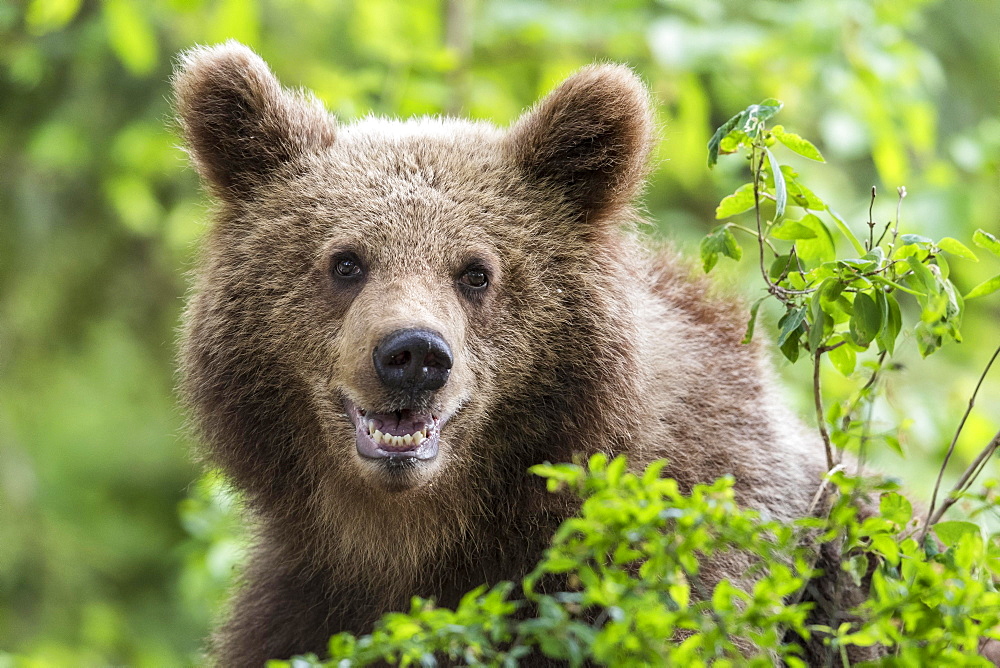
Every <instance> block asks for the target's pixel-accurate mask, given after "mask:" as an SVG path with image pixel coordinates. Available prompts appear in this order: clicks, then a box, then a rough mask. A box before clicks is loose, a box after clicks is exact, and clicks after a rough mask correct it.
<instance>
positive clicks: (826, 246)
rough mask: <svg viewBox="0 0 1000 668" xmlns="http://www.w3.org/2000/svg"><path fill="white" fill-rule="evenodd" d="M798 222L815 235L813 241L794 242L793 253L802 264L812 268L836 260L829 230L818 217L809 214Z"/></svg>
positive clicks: (835, 252)
mask: <svg viewBox="0 0 1000 668" xmlns="http://www.w3.org/2000/svg"><path fill="white" fill-rule="evenodd" d="M798 222H799V224H801V225H804V226H805V227H808V228H809V229H811V230H812V231H813V232H814V233H815V235H816V236H815V238H813V239H799V240H798V241H796V242H795V251H796V253H798V256H799V258H800V259H801V260H802V261H803V262H805V263H806V264H808V265H809V266H810V267H814V266H818V265H821V264H823V263H824V262H830V261H832V260H833V259H834V258H836V256H837V251H836V247H835V246H834V243H833V236H831V235H830V230H829V229H827V227H826V225H825V224H823V221H822V220H820V219H819V217H818V216H815V215H813V214H811V213H810V214H807V215H805V216H803V217H802V219H801V220H799V221H798Z"/></svg>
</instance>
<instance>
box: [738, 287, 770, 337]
mask: <svg viewBox="0 0 1000 668" xmlns="http://www.w3.org/2000/svg"><path fill="white" fill-rule="evenodd" d="M766 299H767V297H761V298H760V299H758V300H757V301H755V302H754V303H753V304H752V305H751V306H750V319H749V320H748V321H747V331H746V334H744V335H743V341H742V343H743V345H746V344H748V343H750V342H751V341H753V328H754V325H755V324H756V323H757V311H758V310H759V309H760V305H761V304H763V303H764V301H765V300H766Z"/></svg>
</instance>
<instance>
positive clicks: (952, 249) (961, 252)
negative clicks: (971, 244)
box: [937, 237, 979, 262]
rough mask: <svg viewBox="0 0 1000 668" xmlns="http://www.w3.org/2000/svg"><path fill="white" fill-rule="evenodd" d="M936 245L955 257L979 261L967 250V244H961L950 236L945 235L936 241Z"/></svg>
mask: <svg viewBox="0 0 1000 668" xmlns="http://www.w3.org/2000/svg"><path fill="white" fill-rule="evenodd" d="M937 247H938V248H940V249H941V250H943V251H944V252H946V253H951V254H952V255H955V256H956V257H964V258H965V259H966V260H972V261H973V262H979V258H978V257H976V254H975V253H973V252H972V251H971V250H969V248H968V246H966V245H965V244H963V243H962V242H961V241H959V240H958V239H952V238H951V237H945V238H944V239H942V240H941V241H939V242H937Z"/></svg>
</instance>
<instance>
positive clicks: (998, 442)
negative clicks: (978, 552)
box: [920, 431, 1000, 542]
mask: <svg viewBox="0 0 1000 668" xmlns="http://www.w3.org/2000/svg"><path fill="white" fill-rule="evenodd" d="M997 448H1000V431H998V432H997V433H996V434H994V435H993V439H992V440H991V441H990V442H989V443H988V444H987V445H986V447H985V448H983V450H982V452H980V453H979V454H978V455H977V456H976V459H975V460H974V461H973V462H972V463H971V464H969V467H968V468H967V469H965V472H964V473H962V477H961V478H959V479H958V482H957V483H955V486H954V487H952V489H951V492H949V493H948V496H947V498H945V500H944V501H942V502H941V507H940V508H938V509H937V511H936V512H935V513H934V515H933V516H932V517H930V519H928V520H927V524H925V525H924V530H923V532H922V533H921V534H920V540H921V542H922V541H923V539H924V536H925V535H926V534H927V530H928V529H930V527H931V526H932V525H934V524H937V523H938V522H939V521H940V520H941V518H942V517H943V516H944V514H945V513H946V512H947V511H948V509H949V508H951V507H952V506H953V505H955V503H956V502H957V501H958V500H959V499H960V498H961V497H962V490H963V489H968V488H969V487H971V486H972V483H973V481H975V479H976V476H978V475H979V473H980V472H982V469H983V467H984V465H985V463H986V461H987V460H989V458H990V456H991V455H992V454H993V453H994V452H996V451H997Z"/></svg>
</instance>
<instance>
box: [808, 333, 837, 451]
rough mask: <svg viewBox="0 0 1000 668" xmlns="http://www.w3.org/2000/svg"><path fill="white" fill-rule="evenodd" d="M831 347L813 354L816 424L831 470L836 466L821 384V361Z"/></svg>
mask: <svg viewBox="0 0 1000 668" xmlns="http://www.w3.org/2000/svg"><path fill="white" fill-rule="evenodd" d="M829 350H830V349H829V348H826V347H820V348H817V349H816V353H815V354H814V355H813V403H814V404H815V405H816V424H817V425H818V426H819V435H820V436H822V437H823V449H824V450H825V451H826V469H827V470H828V471H829V470H831V469H833V467H834V461H833V447H832V446H831V445H830V434H829V432H827V430H826V418H825V417H824V416H823V393H822V390H821V388H820V384H819V363H820V360H822V358H823V353H825V352H829Z"/></svg>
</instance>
